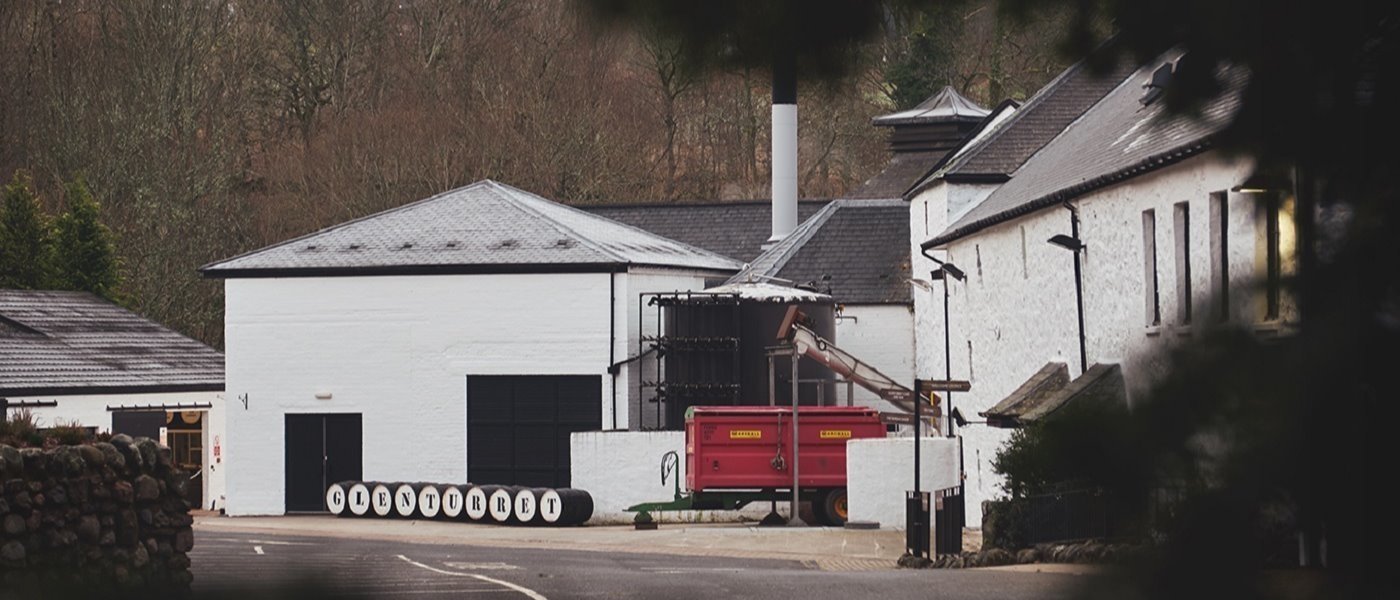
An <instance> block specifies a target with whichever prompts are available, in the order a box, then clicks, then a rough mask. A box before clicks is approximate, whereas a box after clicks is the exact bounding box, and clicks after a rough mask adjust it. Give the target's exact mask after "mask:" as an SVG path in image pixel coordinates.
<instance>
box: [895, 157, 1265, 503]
mask: <svg viewBox="0 0 1400 600" xmlns="http://www.w3.org/2000/svg"><path fill="white" fill-rule="evenodd" d="M1249 172H1250V165H1249V164H1247V163H1245V162H1234V161H1228V160H1225V159H1223V158H1222V157H1219V156H1218V155H1216V154H1215V153H1208V154H1206V155H1202V156H1198V157H1195V158H1192V159H1188V160H1186V161H1184V162H1182V163H1180V164H1177V165H1173V166H1171V167H1168V168H1165V169H1162V170H1160V171H1157V172H1155V173H1151V174H1147V175H1144V176H1140V177H1137V178H1134V179H1132V180H1129V181H1127V182H1125V183H1122V184H1118V185H1115V186H1112V187H1109V188H1106V189H1102V190H1098V191H1096V192H1093V193H1091V194H1088V195H1086V196H1083V197H1080V198H1078V199H1077V200H1075V201H1074V204H1075V205H1076V206H1077V207H1079V211H1080V219H1081V223H1080V236H1081V238H1082V239H1083V240H1084V241H1085V243H1087V244H1088V250H1087V251H1086V252H1085V254H1084V260H1083V273H1084V275H1083V278H1084V302H1085V306H1084V313H1085V329H1086V332H1087V341H1086V346H1087V355H1088V360H1089V364H1091V365H1092V364H1093V363H1095V362H1119V363H1121V364H1122V365H1123V370H1124V375H1125V377H1126V378H1127V380H1128V382H1129V386H1130V390H1129V393H1130V395H1131V394H1132V393H1133V392H1134V391H1135V390H1134V389H1133V388H1134V387H1140V386H1142V385H1144V384H1145V383H1147V382H1148V381H1149V380H1150V378H1151V377H1153V376H1154V375H1156V374H1157V373H1159V372H1160V370H1161V368H1162V366H1163V365H1162V364H1161V362H1160V358H1161V357H1160V353H1159V352H1157V351H1158V350H1161V349H1164V348H1166V347H1169V346H1170V345H1172V344H1175V343H1179V342H1180V341H1182V340H1185V339H1188V338H1189V336H1190V335H1191V334H1192V328H1191V327H1189V326H1186V325H1183V324H1182V323H1180V322H1178V320H1177V314H1178V313H1177V300H1176V289H1177V288H1176V286H1177V274H1176V260H1175V249H1176V242H1175V239H1176V238H1175V232H1174V226H1175V223H1174V216H1173V215H1174V205H1175V204H1176V203H1178V202H1183V201H1188V202H1190V205H1189V206H1190V208H1189V210H1190V216H1191V218H1190V228H1191V231H1190V246H1191V251H1190V255H1191V263H1192V265H1191V280H1192V285H1191V288H1192V292H1193V293H1192V295H1193V296H1194V299H1195V300H1194V305H1193V306H1194V308H1195V311H1194V317H1195V320H1196V322H1197V323H1200V322H1203V321H1205V320H1206V319H1207V318H1208V312H1209V310H1210V309H1209V295H1210V289H1211V284H1210V281H1211V272H1212V265H1211V249H1210V236H1209V233H1210V231H1211V223H1212V221H1213V218H1212V216H1211V215H1209V214H1208V211H1209V207H1210V194H1211V193H1212V192H1217V191H1221V190H1229V189H1230V188H1231V187H1233V186H1235V185H1238V184H1239V183H1240V182H1241V181H1243V180H1244V179H1245V178H1246V177H1247V176H1248V175H1249ZM1047 191H1048V190H1047ZM1254 198H1255V197H1253V196H1249V195H1241V194H1234V193H1231V194H1229V203H1230V224H1229V233H1230V243H1229V257H1230V258H1229V259H1230V280H1231V287H1232V291H1231V296H1232V300H1233V302H1232V304H1233V305H1234V308H1233V309H1232V312H1233V314H1234V315H1235V320H1236V321H1237V322H1253V321H1256V320H1257V319H1258V315H1259V313H1258V311H1257V293H1255V292H1252V291H1251V288H1250V281H1251V279H1252V278H1253V277H1254V276H1255V274H1256V273H1258V272H1260V271H1258V270H1257V269H1256V266H1255V264H1256V251H1257V248H1256V239H1257V237H1258V233H1257V232H1256V228H1255V225H1254V223H1255V218H1256V217H1255V200H1254ZM1147 209H1152V210H1154V211H1155V214H1156V247H1157V272H1158V286H1159V292H1160V306H1161V315H1162V325H1161V326H1159V327H1156V328H1149V327H1147V325H1146V302H1145V292H1144V281H1145V270H1144V255H1143V240H1142V232H1143V228H1142V212H1143V211H1144V210H1147ZM931 212H933V211H931ZM915 231H916V232H917V231H918V230H917V229H916V230H915ZM1069 233H1070V216H1069V211H1068V210H1066V209H1064V208H1062V207H1055V208H1049V209H1045V210H1041V211H1039V212H1036V213H1033V214H1031V215H1028V216H1025V217H1021V218H1018V219H1015V220H1012V221H1009V222H1006V223H1002V224H999V225H997V226H994V227H991V228H989V229H986V230H983V231H980V232H978V233H976V234H973V235H971V236H968V237H966V238H963V239H961V240H958V241H956V242H953V243H952V244H950V246H949V247H948V248H947V253H946V255H947V256H948V257H949V259H950V260H951V261H952V262H953V263H954V264H956V265H957V266H958V267H960V268H961V269H962V270H963V271H965V272H966V273H967V274H968V279H967V281H965V282H956V283H954V284H953V285H952V287H951V297H950V312H951V315H950V319H951V321H952V336H951V346H952V351H951V355H952V372H953V378H954V379H968V380H970V381H971V382H972V391H971V392H969V393H964V394H954V395H953V396H952V398H951V404H952V405H953V406H957V407H959V409H960V410H961V412H962V413H963V414H964V415H965V416H967V418H969V419H972V420H981V418H980V417H978V416H976V415H977V413H979V412H981V411H984V410H987V409H988V408H990V407H991V406H992V405H994V404H996V403H997V402H999V401H1000V400H1001V399H1003V398H1005V397H1006V396H1007V395H1008V394H1010V393H1011V392H1012V391H1013V390H1015V389H1016V388H1017V387H1018V386H1020V385H1021V383H1023V382H1024V381H1025V380H1026V379H1027V378H1028V377H1030V376H1031V375H1032V374H1033V373H1035V372H1036V371H1037V370H1038V369H1040V368H1041V367H1042V366H1043V365H1044V364H1045V363H1046V362H1049V361H1060V362H1064V363H1066V364H1068V365H1069V371H1070V375H1071V377H1076V376H1078V375H1079V373H1080V366H1079V347H1078V325H1077V323H1076V316H1075V293H1074V267H1073V255H1072V254H1071V253H1070V252H1069V251H1067V250H1064V249H1062V248H1059V247H1056V246H1052V245H1050V244H1048V243H1046V240H1047V239H1049V238H1050V237H1051V236H1053V235H1055V234H1069ZM916 236H917V233H916ZM930 237H931V236H930ZM1023 240H1024V241H1023ZM918 241H922V240H918ZM918 241H916V244H915V246H916V248H917V242H918ZM938 253H939V254H942V253H943V252H942V251H938ZM916 256H917V251H916ZM1023 256H1024V257H1025V258H1024V259H1023V258H1022V257H1023ZM940 286H941V283H935V284H934V286H933V290H932V292H924V291H921V290H915V296H916V302H915V306H916V315H915V318H916V325H917V336H918V350H919V352H918V355H917V357H918V364H917V371H918V373H919V374H920V376H921V377H925V378H935V379H941V378H943V376H944V363H943V361H944V358H943V356H944V353H943V313H942V308H943V306H942V289H941V287H940ZM1197 329H1199V328H1197ZM961 432H962V434H963V438H964V446H963V447H964V455H963V459H964V464H965V467H966V473H967V480H966V484H967V494H968V495H967V498H968V504H967V510H968V523H969V524H970V525H973V526H976V525H978V524H979V523H980V520H981V513H982V510H981V502H982V501H984V500H988V499H992V498H995V497H998V496H1000V495H1001V490H1000V486H1001V480H1000V478H999V477H997V476H996V475H995V474H994V473H992V471H991V463H992V460H993V459H994V458H995V456H996V452H997V449H998V448H1000V446H1001V445H1002V444H1003V443H1004V442H1005V441H1006V439H1007V438H1008V437H1009V433H1010V431H1009V430H1002V429H995V428H990V427H987V426H986V425H977V424H973V425H969V426H967V427H965V428H963V429H961Z"/></svg>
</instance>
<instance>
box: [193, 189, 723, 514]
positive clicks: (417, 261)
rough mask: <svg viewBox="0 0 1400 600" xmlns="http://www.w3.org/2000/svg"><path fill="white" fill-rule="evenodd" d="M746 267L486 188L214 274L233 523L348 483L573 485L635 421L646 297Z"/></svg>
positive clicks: (235, 262) (373, 219)
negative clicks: (635, 354) (575, 473)
mask: <svg viewBox="0 0 1400 600" xmlns="http://www.w3.org/2000/svg"><path fill="white" fill-rule="evenodd" d="M741 267H742V264H741V263H739V262H736V261H734V260H732V259H729V258H725V257H723V256H720V255H718V254H715V253H713V252H710V251H707V250H703V249H700V248H696V247H693V246H690V245H687V244H683V243H680V242H676V241H673V240H670V239H666V238H663V237H660V236H657V235H654V234H651V233H648V232H645V231H642V230H640V229H637V228H633V227H630V226H627V225H623V224H620V223H617V222H615V221H611V220H609V219H606V218H602V217H598V216H595V215H591V214H589V213H586V212H582V211H579V210H576V209H573V208H570V207H567V206H564V205H561V204H558V203H555V202H553V201H550V200H547V199H545V198H541V197H539V196H536V195H534V194H530V193H528V192H525V191H522V190H519V189H516V188H513V187H510V186H507V185H503V184H500V183H497V182H494V181H481V182H478V183H475V184H472V185H469V186H466V187H463V188H460V189H456V190H452V191H449V192H446V193H443V194H439V195H437V196H433V197H431V198H428V199H426V200H422V201H419V202H416V203H413V204H409V205H406V206H403V207H400V208H396V209H393V210H389V211H386V212H382V213H379V214H375V215H371V216H369V217H365V218H362V219H358V220H355V221H351V222H348V223H344V224H341V225H337V226H334V227H331V228H329V229H326V230H323V231H320V232H316V233H313V234H310V235H307V236H304V237H300V238H297V239H293V240H290V241H287V242H283V243H281V244H277V245H275V246H271V247H268V248H264V249H262V250H258V251H255V252H251V253H248V254H245V255H242V256H238V257H234V258H231V259H228V260H225V261H221V262H218V263H214V264H211V265H207V266H205V267H203V268H202V271H203V273H204V275H205V276H207V277H211V278H219V279H223V280H224V288H225V298H226V300H225V301H226V307H225V310H226V312H225V339H226V354H227V357H228V359H227V360H228V363H227V367H228V368H227V372H228V387H227V389H228V397H229V406H230V411H229V413H230V414H229V420H228V439H227V448H228V450H227V452H229V453H230V455H231V456H234V457H235V460H234V461H233V462H232V467H231V468H230V470H229V473H228V475H227V476H228V488H229V493H228V508H227V510H228V513H229V514H231V515H266V514H283V513H286V512H298V511H319V510H322V507H323V504H322V495H323V493H324V491H325V489H326V485H327V484H328V483H333V482H336V481H341V480H349V479H366V480H386V481H444V482H461V481H468V480H472V479H475V480H477V481H493V480H509V481H515V482H518V483H521V484H525V485H538V486H566V485H568V484H569V483H570V472H569V434H570V433H573V432H578V431H596V430H600V429H601V430H609V429H627V428H628V427H629V421H630V420H631V419H632V418H633V415H631V414H629V412H630V411H629V409H628V407H629V406H630V405H631V402H630V398H629V397H628V395H629V386H628V385H627V383H626V382H627V381H628V376H629V373H628V369H629V368H631V367H632V364H629V362H628V361H627V358H628V356H629V352H631V351H632V350H634V349H635V348H637V347H638V345H639V344H638V336H639V331H638V328H639V325H638V323H637V319H636V315H637V314H638V313H639V311H640V307H639V306H637V303H638V301H639V298H640V297H641V294H643V293H649V292H671V291H676V290H681V291H685V290H702V289H704V288H706V287H708V286H710V285H713V284H716V283H718V282H722V281H724V280H725V279H727V278H728V277H729V276H731V275H733V274H734V273H735V272H737V271H738V270H739V269H740V268H741Z"/></svg>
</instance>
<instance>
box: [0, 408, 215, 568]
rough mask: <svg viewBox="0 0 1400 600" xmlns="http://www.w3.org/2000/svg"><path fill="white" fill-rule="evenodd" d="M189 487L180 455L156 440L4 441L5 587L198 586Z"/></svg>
mask: <svg viewBox="0 0 1400 600" xmlns="http://www.w3.org/2000/svg"><path fill="white" fill-rule="evenodd" d="M184 483H185V476H184V474H183V473H182V472H180V471H179V470H178V469H175V468H174V467H173V466H172V463H171V460H170V450H169V449H168V448H164V447H162V446H160V445H159V444H157V443H156V442H155V441H153V440H151V439H148V438H138V439H135V440H133V439H131V438H130V437H128V436H125V435H118V436H115V437H113V438H112V441H111V442H110V443H107V442H100V443H96V444H91V445H83V446H59V447H57V448H54V449H50V450H44V449H39V448H24V449H16V448H12V447H10V446H5V445H0V486H3V494H0V587H3V588H8V589H11V590H14V589H23V588H25V587H28V586H45V588H46V589H47V588H49V586H53V585H58V586H67V585H73V586H80V587H82V588H89V589H90V588H92V587H96V586H110V585H118V586H125V587H131V588H150V589H185V588H188V586H189V583H190V581H191V575H190V571H189V566H190V561H189V558H188V557H187V556H186V553H187V552H188V551H189V550H190V548H191V547H192V546H193V545H194V533H193V531H192V530H191V528H190V525H191V524H192V523H193V519H192V518H191V516H190V514H189V505H188V504H187V503H186V502H185V500H184V498H183V493H184Z"/></svg>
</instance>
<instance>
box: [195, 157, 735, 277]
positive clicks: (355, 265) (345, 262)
mask: <svg viewBox="0 0 1400 600" xmlns="http://www.w3.org/2000/svg"><path fill="white" fill-rule="evenodd" d="M627 265H645V266H659V267H675V268H686V269H697V270H710V271H727V272H734V271H738V270H739V269H740V268H742V266H743V264H742V263H740V262H737V261H735V260H732V259H730V258H726V257H724V256H721V255H718V254H715V253H714V252H710V251H708V250H704V249H701V248H696V247H694V246H691V245H688V244H684V243H681V242H677V241H675V240H671V239H667V238H665V237H661V236H658V235H656V234H653V233H649V232H647V231H643V230H641V229H638V228H636V227H632V226H630V225H626V224H623V223H619V222H616V221H613V220H610V219H607V218H603V217H600V216H598V215H594V214H590V213H588V212H584V211H581V210H578V209H576V208H572V207H569V206H565V205H563V204H559V203H557V202H554V201H551V200H547V199H545V198H542V197H540V196H537V195H535V194H531V193H529V192H526V191H524V190H520V189H517V188H514V187H511V186H509V185H505V184H502V183H498V182H495V181H491V180H484V181H478V182H476V183H473V184H471V185H468V186H465V187H461V188H458V189H455V190H451V191H448V192H444V193H442V194H438V195H436V196H433V197H431V198H427V199H425V200H420V201H418V202H414V203H412V204H407V205H404V206H401V207H399V208H395V209H391V210H387V211H384V212H381V213H377V214H373V215H370V216H367V217H363V218H360V219H356V220H353V221H348V222H346V223H342V224H340V225H336V226H333V227H330V228H327V229H323V230H321V231H318V232H315V233H312V234H310V235H305V236H302V237H299V238H296V239H293V240H289V241H286V242H282V243H280V244H276V245H273V246H269V247H267V248H263V249H261V250H256V251H253V252H250V253H247V254H243V255H241V256H236V257H233V258H230V259H227V260H223V261H220V262H216V263H213V264H210V265H206V266H204V267H201V269H200V270H201V271H202V272H204V274H205V275H206V276H209V277H297V276H323V275H397V274H432V273H518V272H564V271H616V270H620V269H625V268H626V266H627Z"/></svg>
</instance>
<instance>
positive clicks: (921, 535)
mask: <svg viewBox="0 0 1400 600" xmlns="http://www.w3.org/2000/svg"><path fill="white" fill-rule="evenodd" d="M929 497H930V494H929V493H928V492H920V491H912V492H907V493H906V494H905V496H904V553H905V554H908V555H909V556H917V557H920V558H927V557H928V537H929V535H928V533H929Z"/></svg>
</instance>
